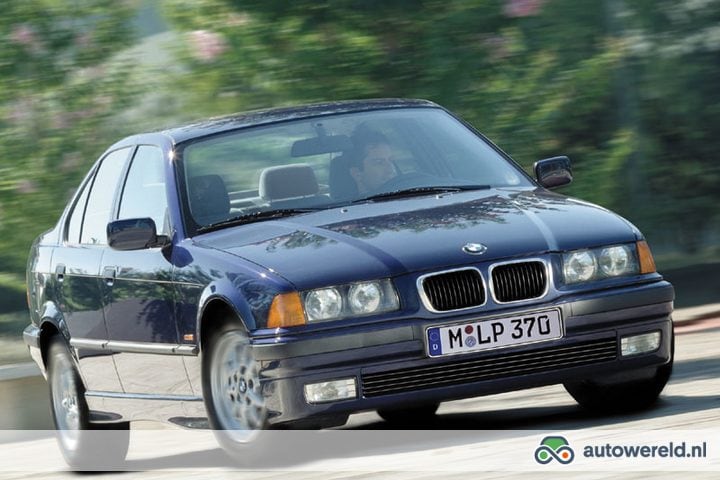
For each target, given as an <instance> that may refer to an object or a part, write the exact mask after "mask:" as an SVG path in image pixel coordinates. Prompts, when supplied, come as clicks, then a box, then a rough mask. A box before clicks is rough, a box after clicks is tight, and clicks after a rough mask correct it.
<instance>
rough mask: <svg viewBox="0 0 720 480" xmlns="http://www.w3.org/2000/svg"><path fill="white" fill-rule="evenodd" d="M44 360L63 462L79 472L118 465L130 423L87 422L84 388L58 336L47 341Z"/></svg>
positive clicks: (127, 436) (126, 447)
mask: <svg viewBox="0 0 720 480" xmlns="http://www.w3.org/2000/svg"><path fill="white" fill-rule="evenodd" d="M47 358H48V384H49V386H50V399H51V407H52V416H53V421H54V423H55V429H56V431H57V440H58V445H59V446H60V451H61V452H62V455H63V457H64V458H65V461H66V462H67V463H68V465H70V466H71V467H73V468H75V469H79V470H83V469H88V470H103V469H108V468H112V467H114V466H117V465H118V464H120V463H121V462H122V461H123V460H124V459H125V456H126V455H127V451H128V446H129V444H130V424H129V423H128V422H123V423H115V424H109V425H100V424H93V423H90V420H89V419H90V411H89V409H88V406H87V403H86V401H85V387H84V385H83V382H82V379H81V378H80V374H79V373H78V371H77V369H76V368H75V364H74V363H73V360H72V356H71V355H70V352H69V351H68V348H67V347H66V346H65V342H63V341H62V339H61V338H60V337H58V336H56V337H54V338H52V339H51V340H50V345H49V346H48V354H47Z"/></svg>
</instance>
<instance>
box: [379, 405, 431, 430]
mask: <svg viewBox="0 0 720 480" xmlns="http://www.w3.org/2000/svg"><path fill="white" fill-rule="evenodd" d="M439 406H440V404H439V403H428V404H425V405H415V406H412V407H406V408H396V409H380V410H378V411H377V413H378V415H380V418H382V419H383V420H385V421H386V422H388V423H391V424H394V425H398V426H411V425H416V424H418V423H427V422H428V421H431V420H432V419H433V418H435V412H437V409H438V407H439Z"/></svg>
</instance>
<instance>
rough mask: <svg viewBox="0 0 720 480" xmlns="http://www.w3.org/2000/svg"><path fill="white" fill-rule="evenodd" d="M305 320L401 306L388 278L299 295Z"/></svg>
mask: <svg viewBox="0 0 720 480" xmlns="http://www.w3.org/2000/svg"><path fill="white" fill-rule="evenodd" d="M302 299H303V303H304V305H305V313H306V314H307V320H308V323H313V322H321V321H325V320H338V319H341V318H349V317H360V316H363V315H375V314H378V313H385V312H390V311H393V310H397V309H398V308H400V302H399V299H398V294H397V292H396V291H395V287H394V286H393V284H392V282H391V281H390V280H389V279H384V280H371V281H366V282H358V283H350V284H346V285H338V286H335V287H325V288H318V289H316V290H309V291H307V292H304V293H303V294H302Z"/></svg>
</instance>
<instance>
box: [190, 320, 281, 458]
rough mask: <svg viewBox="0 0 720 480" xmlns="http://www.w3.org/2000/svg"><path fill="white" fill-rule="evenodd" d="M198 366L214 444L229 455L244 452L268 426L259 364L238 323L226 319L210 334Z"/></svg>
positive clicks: (246, 451)
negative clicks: (225, 321) (199, 366)
mask: <svg viewBox="0 0 720 480" xmlns="http://www.w3.org/2000/svg"><path fill="white" fill-rule="evenodd" d="M202 369H203V376H202V378H203V382H202V383H203V397H204V398H205V407H206V409H207V412H208V420H209V422H210V426H211V427H212V429H213V431H214V433H215V437H216V438H217V440H218V443H220V445H221V446H222V447H223V449H224V450H225V451H227V452H228V453H230V454H232V455H233V456H234V454H238V453H248V451H249V445H250V444H251V442H254V441H256V440H257V437H258V433H259V431H260V430H263V429H265V428H267V426H268V421H267V420H268V415H267V413H268V412H267V407H266V404H265V398H264V397H263V393H262V388H261V385H260V370H259V365H258V362H257V361H256V360H255V357H254V356H253V353H252V349H251V347H250V342H249V339H248V336H247V334H246V333H245V331H244V330H243V329H242V327H240V325H239V324H237V323H234V322H228V323H226V324H225V325H224V326H222V327H221V328H219V329H217V330H216V331H214V332H213V333H212V334H211V335H210V338H209V339H208V342H207V348H206V351H205V352H204V353H203V359H202Z"/></svg>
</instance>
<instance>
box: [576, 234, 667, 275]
mask: <svg viewBox="0 0 720 480" xmlns="http://www.w3.org/2000/svg"><path fill="white" fill-rule="evenodd" d="M643 248H644V250H643ZM638 250H640V254H639V255H638ZM646 251H647V253H645V252H646ZM649 252H650V250H649V249H648V248H647V244H646V243H645V242H638V243H637V244H626V245H611V246H607V247H600V248H594V249H583V250H575V251H572V252H568V253H566V254H564V255H563V278H564V283H565V284H574V283H582V282H592V281H594V280H602V279H605V278H614V277H620V276H625V275H638V274H641V273H652V272H654V271H655V265H654V263H652V255H651V254H650V253H649ZM638 257H640V258H638ZM646 257H647V258H649V260H644V259H645V258H646ZM646 264H647V266H646ZM641 267H642V268H641Z"/></svg>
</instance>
